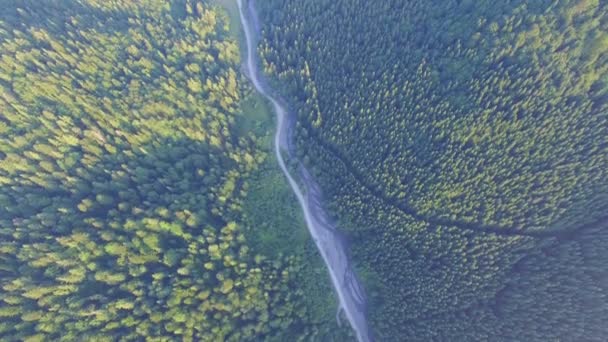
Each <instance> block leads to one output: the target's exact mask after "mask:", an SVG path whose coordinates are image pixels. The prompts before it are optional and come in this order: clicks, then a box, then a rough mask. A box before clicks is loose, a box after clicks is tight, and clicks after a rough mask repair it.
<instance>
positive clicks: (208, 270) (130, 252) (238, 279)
mask: <svg viewBox="0 0 608 342" xmlns="http://www.w3.org/2000/svg"><path fill="white" fill-rule="evenodd" d="M226 20H227V16H225V15H224V14H223V12H221V11H219V9H218V8H216V7H211V6H210V5H209V4H208V3H206V2H200V1H191V0H188V1H176V2H173V3H168V2H164V1H157V0H144V1H127V0H124V1H123V0H119V1H106V0H87V1H79V2H76V1H47V2H45V4H44V5H41V4H39V3H38V2H35V1H9V2H6V1H4V2H2V6H0V51H1V58H0V322H1V323H0V339H2V340H26V341H39V340H44V341H50V340H52V341H59V340H65V341H74V340H91V341H105V340H107V341H114V340H144V339H145V340H151V341H154V340H158V341H166V340H196V341H247V340H260V339H278V340H284V339H283V338H282V336H293V337H294V338H291V339H290V340H295V337H298V338H307V337H310V336H318V335H319V334H321V333H323V332H325V333H327V331H328V330H329V327H331V325H332V323H333V317H331V318H328V317H326V316H324V317H322V318H319V316H318V311H317V308H315V307H314V306H313V305H311V304H310V303H311V302H313V303H314V302H315V301H311V300H309V299H307V297H308V296H312V297H316V298H317V300H320V301H323V300H327V301H331V298H332V297H331V292H324V293H323V292H322V290H319V289H316V288H313V287H311V286H308V285H303V284H305V283H306V282H307V281H309V280H305V279H307V278H308V277H309V276H312V275H311V274H310V271H309V270H308V268H310V267H311V266H310V265H312V263H311V264H305V260H304V258H310V259H311V260H313V263H317V264H318V260H319V257H318V255H317V254H315V253H309V252H301V251H300V250H301V249H303V248H302V247H294V248H293V249H292V250H291V251H289V250H287V251H286V253H283V254H281V255H270V254H268V253H266V251H264V250H263V248H261V247H260V248H258V246H256V244H255V243H250V242H249V241H248V239H247V238H246V236H245V235H246V234H249V232H251V231H255V228H256V227H252V226H250V225H251V224H252V223H254V224H255V223H257V222H255V221H252V220H250V219H248V218H247V215H245V214H244V210H243V203H244V201H245V199H246V198H247V189H248V188H249V187H250V186H251V182H252V179H251V175H252V173H253V172H257V170H258V168H259V166H260V164H261V163H262V162H263V161H264V160H265V157H266V151H265V148H262V147H260V146H261V144H260V142H259V141H265V140H264V139H265V137H263V134H262V133H264V134H266V133H267V132H261V131H263V130H257V131H255V132H254V133H255V135H254V134H253V133H251V134H249V133H247V132H244V131H243V130H242V129H240V130H239V129H237V127H236V124H235V122H236V120H237V117H238V116H239V115H241V114H237V113H238V112H239V111H240V107H239V103H240V102H241V98H242V94H243V93H244V92H245V91H250V90H247V89H246V88H245V84H246V82H243V80H242V79H241V77H240V76H238V71H237V70H238V64H239V62H240V58H239V48H238V46H237V44H236V42H235V41H234V39H231V38H229V37H228V22H227V21H226ZM256 181H258V180H257V179H255V180H253V182H256ZM273 181H275V184H274V185H275V186H276V187H277V188H279V187H281V186H283V187H286V185H285V183H284V180H282V179H276V178H273ZM260 200H265V199H260ZM260 207H261V208H263V207H264V206H263V205H260ZM274 223H277V224H285V223H286V222H285V221H278V222H274ZM265 228H267V229H270V228H268V227H265ZM282 228H284V229H286V230H290V229H294V231H295V230H296V229H295V228H293V226H291V225H290V226H285V227H282ZM272 229H278V228H277V227H272ZM298 242H301V240H299V241H298ZM298 248H299V249H298ZM315 260H316V261H315ZM316 281H317V284H321V283H323V282H325V285H319V287H320V288H322V289H326V288H327V284H329V281H328V277H327V275H326V274H322V275H320V276H318V277H317V278H316ZM310 291H315V292H314V293H313V292H310ZM335 335H336V336H339V333H335Z"/></svg>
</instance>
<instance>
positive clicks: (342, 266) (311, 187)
mask: <svg viewBox="0 0 608 342" xmlns="http://www.w3.org/2000/svg"><path fill="white" fill-rule="evenodd" d="M237 2H238V6H239V12H240V17H241V23H242V26H243V30H244V31H245V38H246V40H247V61H246V68H247V72H248V74H249V78H250V79H251V82H252V83H253V86H254V87H255V89H256V90H257V91H258V92H259V93H260V94H261V95H263V96H264V97H266V98H267V99H268V100H269V101H270V102H271V103H272V105H273V107H274V111H275V112H276V117H277V130H276V133H275V139H274V149H275V154H276V157H277V160H278V162H279V166H280V167H281V170H282V171H283V173H284V174H285V177H286V178H287V180H288V181H289V185H290V186H291V189H292V190H293V192H294V193H295V195H296V197H297V199H298V202H299V204H300V207H301V208H302V212H303V213H304V219H305V221H306V226H307V228H308V231H309V232H310V235H311V236H312V238H313V240H314V242H315V244H316V245H317V248H318V249H319V252H320V253H321V256H322V257H323V260H324V261H325V265H326V266H327V269H328V271H329V274H330V276H331V280H332V284H333V286H334V288H335V290H336V293H337V295H338V299H339V302H340V308H339V310H343V311H344V313H345V315H346V317H347V319H348V321H349V323H350V325H351V327H352V328H353V330H354V331H355V333H356V335H357V340H358V341H360V342H367V341H372V337H371V334H370V331H369V326H368V323H367V319H366V314H365V313H366V309H367V303H366V298H365V294H364V291H363V289H362V287H361V285H360V283H359V281H358V279H357V277H356V276H355V275H354V272H353V269H352V266H351V264H350V262H349V260H348V257H347V253H346V246H345V243H344V240H343V239H342V238H341V237H340V235H339V233H338V230H337V229H336V227H335V224H334V223H333V222H332V220H330V218H329V216H328V214H327V212H326V211H325V209H324V208H323V205H322V201H321V198H322V196H321V195H322V193H321V189H320V188H319V186H318V185H317V183H316V182H315V181H314V179H313V177H312V176H311V174H310V173H309V172H308V170H306V169H305V168H304V167H303V166H301V165H300V171H299V172H300V175H299V176H300V177H299V180H300V182H301V183H302V187H303V188H304V189H300V186H299V185H298V183H297V182H296V180H295V179H294V178H293V177H292V175H291V174H290V173H289V171H288V169H287V166H286V164H285V160H284V159H283V155H282V151H285V152H287V153H289V149H288V141H289V139H290V137H289V131H290V130H289V121H288V120H289V116H288V111H287V110H286V108H285V107H283V106H282V105H281V103H285V102H284V101H282V99H280V98H278V97H277V96H276V95H275V92H272V91H271V89H269V87H268V86H267V83H266V82H264V81H263V75H262V73H261V72H260V71H259V70H258V64H257V53H256V46H257V37H256V36H257V35H259V27H258V26H259V25H258V21H257V12H256V10H255V3H254V0H250V1H248V5H244V4H243V2H244V1H243V0H237ZM289 157H290V158H295V157H294V156H293V155H292V154H290V155H289ZM303 190H304V191H303Z"/></svg>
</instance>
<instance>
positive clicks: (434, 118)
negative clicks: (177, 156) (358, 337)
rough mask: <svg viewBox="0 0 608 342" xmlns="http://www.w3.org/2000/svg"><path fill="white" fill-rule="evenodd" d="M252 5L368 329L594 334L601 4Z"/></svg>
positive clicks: (600, 265)
mask: <svg viewBox="0 0 608 342" xmlns="http://www.w3.org/2000/svg"><path fill="white" fill-rule="evenodd" d="M256 5H257V7H259V10H260V14H261V17H262V20H261V22H262V30H263V37H264V41H263V43H262V44H261V45H260V47H259V53H260V54H261V55H262V57H263V67H264V70H265V72H266V74H267V75H268V76H269V77H270V78H271V79H272V83H273V85H274V89H278V90H279V92H280V94H281V96H282V97H284V98H285V99H286V100H287V101H288V102H289V104H290V105H291V107H292V109H293V111H294V115H295V116H296V118H295V120H296V129H295V134H296V141H295V144H296V147H297V151H298V153H299V157H300V159H301V160H302V161H303V163H304V164H305V165H306V166H307V167H308V168H310V169H311V170H313V171H314V175H315V177H316V178H317V180H318V181H319V183H320V184H321V188H322V189H323V190H324V193H325V196H326V202H327V205H328V206H329V207H330V208H331V209H332V212H333V213H334V216H335V218H336V219H337V220H339V222H340V226H341V228H343V229H344V231H345V233H347V234H348V235H349V238H350V239H351V246H352V253H353V258H354V262H355V263H356V264H357V268H358V272H359V274H360V275H361V276H362V277H363V278H364V281H365V287H366V289H367V290H368V292H369V295H370V300H371V303H370V317H369V318H370V320H371V324H372V328H373V330H374V334H375V337H376V339H377V340H379V341H431V340H439V341H480V340H498V341H513V340H520V341H549V340H563V341H602V340H604V339H605V336H606V334H608V325H606V324H605V321H606V318H607V317H608V270H607V268H606V267H605V265H606V263H607V262H608V254H607V253H606V252H605V250H606V246H608V217H607V216H606V213H607V212H608V140H607V137H608V33H607V32H608V5H607V4H606V3H605V2H602V1H599V0H539V1H524V0H514V1H505V2H493V1H485V0H483V1H468V0H449V1H437V0H431V1H418V0H377V1H364V0H297V1H296V0H266V1H256Z"/></svg>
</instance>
